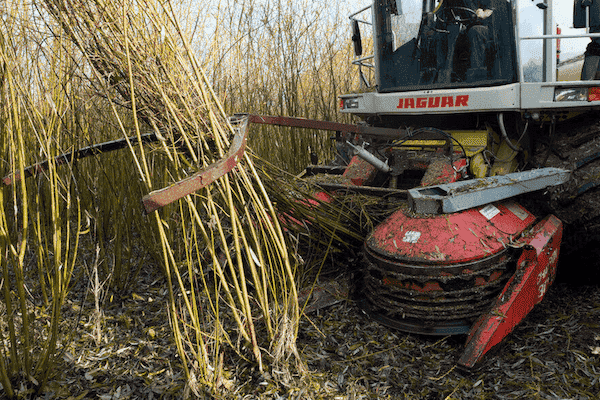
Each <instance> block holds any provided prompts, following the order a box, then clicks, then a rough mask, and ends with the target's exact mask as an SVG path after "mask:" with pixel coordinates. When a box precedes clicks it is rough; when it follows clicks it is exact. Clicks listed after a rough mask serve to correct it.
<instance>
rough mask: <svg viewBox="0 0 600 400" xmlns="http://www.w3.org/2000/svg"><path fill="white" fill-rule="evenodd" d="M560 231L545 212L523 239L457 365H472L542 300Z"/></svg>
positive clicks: (555, 220) (552, 269) (559, 225)
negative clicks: (510, 269)
mask: <svg viewBox="0 0 600 400" xmlns="http://www.w3.org/2000/svg"><path fill="white" fill-rule="evenodd" d="M562 231H563V227H562V222H561V221H560V220H559V219H558V218H556V217H555V216H554V215H549V216H548V217H546V218H545V219H544V220H542V221H541V222H540V223H538V224H537V225H536V226H535V228H534V229H533V230H532V232H531V233H530V234H529V235H527V236H526V237H525V238H524V242H525V246H524V247H523V253H522V254H521V257H520V258H519V261H518V263H517V270H516V272H515V274H514V275H513V276H512V277H511V278H510V280H509V281H508V282H507V284H506V286H505V287H504V290H503V291H502V293H501V294H500V296H499V297H498V299H497V300H496V303H495V305H494V306H493V307H492V309H491V310H490V311H489V312H488V313H486V314H484V315H482V316H481V317H480V318H479V320H478V321H477V322H476V323H475V324H474V325H473V327H472V328H471V331H470V332H469V337H468V339H467V344H466V348H465V351H464V352H463V354H462V356H461V358H460V359H459V360H458V364H459V365H461V366H463V367H466V368H472V367H473V366H475V364H477V362H479V361H480V360H481V359H482V357H483V355H484V354H485V353H487V352H488V351H490V350H491V349H492V347H494V346H495V345H497V344H498V343H500V341H502V339H504V338H505V337H506V336H507V335H508V334H509V333H510V332H512V330H513V329H514V328H515V326H516V325H517V324H519V323H520V322H521V321H522V320H523V318H525V316H526V315H527V314H528V313H529V312H530V311H531V310H532V309H533V307H534V306H535V305H536V304H537V303H539V302H540V301H541V300H542V298H543V297H544V295H545V294H546V291H547V290H548V287H549V286H550V285H551V284H552V282H553V281H554V277H555V276H556V264H557V262H558V254H559V251H560V243H561V240H562Z"/></svg>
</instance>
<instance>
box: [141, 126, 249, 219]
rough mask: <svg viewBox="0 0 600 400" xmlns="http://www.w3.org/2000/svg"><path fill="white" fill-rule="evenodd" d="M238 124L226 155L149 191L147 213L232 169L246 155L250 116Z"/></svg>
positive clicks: (208, 183) (206, 184)
mask: <svg viewBox="0 0 600 400" xmlns="http://www.w3.org/2000/svg"><path fill="white" fill-rule="evenodd" d="M238 124H239V125H238V127H237V133H236V134H235V136H234V137H233V141H232V142H231V147H229V151H227V154H225V157H223V158H222V159H220V160H219V161H217V162H214V163H212V164H210V165H209V166H207V167H206V168H202V169H201V170H199V171H198V172H196V173H195V174H194V175H192V176H189V177H187V178H184V179H182V180H180V181H179V182H176V183H174V184H172V185H171V186H168V187H166V188H163V189H158V190H154V191H152V192H150V193H148V194H147V195H146V196H144V197H143V198H142V204H143V206H144V209H145V211H146V213H151V212H152V211H156V210H158V209H159V208H161V207H164V206H166V205H167V204H171V203H173V202H175V201H177V200H179V199H181V198H182V197H184V196H187V195H188V194H192V193H194V192H195V191H197V190H200V189H202V188H203V187H206V186H208V185H210V184H211V183H213V182H214V181H216V180H217V179H219V178H220V177H222V176H223V175H225V174H226V173H228V172H229V171H231V170H232V169H233V168H234V167H235V166H236V165H237V163H238V162H239V161H240V159H241V158H242V156H243V155H244V151H245V149H246V141H247V137H248V118H247V117H246V118H244V119H243V120H241V121H240V122H239V123H238Z"/></svg>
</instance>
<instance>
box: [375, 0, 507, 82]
mask: <svg viewBox="0 0 600 400" xmlns="http://www.w3.org/2000/svg"><path fill="white" fill-rule="evenodd" d="M374 7H375V8H374V11H375V14H374V23H375V41H376V43H375V48H376V52H375V57H376V58H377V63H376V65H377V80H378V86H379V91H380V92H391V91H407V90H420V89H436V88H452V87H469V86H471V87H473V86H490V85H496V84H498V85H499V84H506V83H511V82H516V81H517V76H518V75H517V67H516V49H515V39H514V26H513V22H512V21H513V8H512V4H511V2H510V1H507V0H443V1H436V0H412V1H410V0H383V1H378V2H375V6H374Z"/></svg>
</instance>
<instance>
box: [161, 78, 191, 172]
mask: <svg viewBox="0 0 600 400" xmlns="http://www.w3.org/2000/svg"><path fill="white" fill-rule="evenodd" d="M150 79H151V80H152V81H153V82H152V83H154V85H155V86H156V88H157V89H158V91H159V92H160V95H161V98H162V99H163V101H164V103H165V105H166V106H167V108H168V109H169V113H170V114H171V116H172V117H173V119H174V120H175V124H176V125H177V129H179V132H181V136H182V137H183V140H184V141H185V145H186V146H187V148H188V150H189V151H190V154H191V156H192V160H194V163H198V157H197V156H196V152H195V151H194V148H193V146H192V144H191V143H190V140H189V138H188V137H187V134H186V132H185V129H184V127H183V125H182V124H181V121H180V119H179V117H178V116H177V112H176V111H177V110H176V108H175V107H174V106H173V104H172V102H171V99H170V98H169V96H167V94H166V93H165V92H164V90H163V88H162V85H161V84H160V83H159V82H158V81H157V80H156V77H154V76H152V74H150Z"/></svg>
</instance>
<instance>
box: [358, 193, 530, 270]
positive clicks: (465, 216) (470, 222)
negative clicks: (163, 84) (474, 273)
mask: <svg viewBox="0 0 600 400" xmlns="http://www.w3.org/2000/svg"><path fill="white" fill-rule="evenodd" d="M534 221H535V217H534V216H533V215H532V214H531V213H529V212H528V211H527V210H526V209H525V208H523V207H521V206H520V205H518V204H516V203H514V202H504V203H500V204H493V205H491V204H490V205H487V206H483V207H477V208H472V209H469V210H466V211H462V212H458V213H453V214H443V215H428V216H423V215H413V214H411V213H410V211H408V210H400V211H397V212H396V213H394V214H392V215H391V216H390V217H389V218H388V219H387V220H385V221H384V222H383V223H381V224H380V225H378V226H377V227H376V228H375V230H374V231H373V232H372V233H371V234H370V235H369V236H368V237H367V246H368V247H369V248H370V249H371V250H372V251H374V252H377V253H379V254H380V255H382V256H384V257H386V258H391V259H394V260H397V261H402V262H406V263H412V264H431V265H447V264H454V263H465V262H470V261H474V260H478V259H481V258H485V257H489V256H491V255H493V254H496V253H498V252H499V251H501V250H503V249H504V248H505V247H506V245H508V244H509V243H510V242H511V240H513V239H515V238H516V236H518V235H519V234H520V233H521V232H523V231H524V230H525V229H527V228H528V227H529V226H531V225H532V224H533V223H534Z"/></svg>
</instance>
